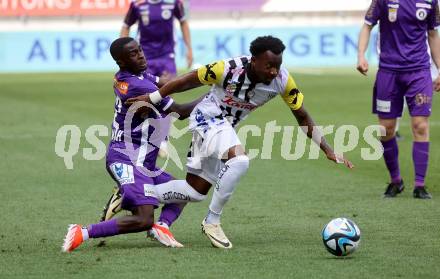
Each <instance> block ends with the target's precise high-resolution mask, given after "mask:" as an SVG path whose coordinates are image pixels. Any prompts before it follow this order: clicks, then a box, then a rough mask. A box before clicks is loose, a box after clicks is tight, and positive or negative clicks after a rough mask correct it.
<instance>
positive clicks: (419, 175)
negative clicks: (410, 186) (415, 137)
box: [412, 141, 429, 187]
mask: <svg viewBox="0 0 440 279" xmlns="http://www.w3.org/2000/svg"><path fill="white" fill-rule="evenodd" d="M412 157H413V163H414V173H415V176H414V186H415V187H423V186H425V175H426V170H427V169H428V160H429V142H417V141H415V142H413V149H412Z"/></svg>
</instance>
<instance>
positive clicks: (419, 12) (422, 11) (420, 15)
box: [416, 8, 428, 20]
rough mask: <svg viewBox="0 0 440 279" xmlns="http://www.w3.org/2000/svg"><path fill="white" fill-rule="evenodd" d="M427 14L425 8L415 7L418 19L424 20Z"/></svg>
mask: <svg viewBox="0 0 440 279" xmlns="http://www.w3.org/2000/svg"><path fill="white" fill-rule="evenodd" d="M427 16H428V12H427V11H426V10H425V9H422V8H421V9H417V11H416V17H417V19H418V20H425V19H426V17H427Z"/></svg>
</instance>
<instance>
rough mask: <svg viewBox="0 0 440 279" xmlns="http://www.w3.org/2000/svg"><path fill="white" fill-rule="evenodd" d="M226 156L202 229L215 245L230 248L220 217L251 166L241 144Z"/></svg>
mask: <svg viewBox="0 0 440 279" xmlns="http://www.w3.org/2000/svg"><path fill="white" fill-rule="evenodd" d="M225 157H226V160H224V161H225V165H224V167H223V168H222V170H221V171H220V173H219V176H218V180H217V183H216V185H215V189H214V193H213V195H212V200H211V203H210V205H209V211H208V214H207V215H206V218H205V219H203V221H202V230H203V232H204V233H205V234H206V236H207V237H208V238H209V240H210V241H211V243H212V245H213V246H214V247H218V248H223V249H230V248H232V243H231V242H230V241H229V239H228V238H227V237H226V235H225V233H224V232H223V229H222V227H221V223H220V218H221V214H222V211H223V208H224V207H225V205H226V203H227V202H228V201H229V199H230V197H231V195H232V193H233V192H234V190H235V188H236V187H237V185H238V182H239V180H240V178H241V177H242V176H243V175H244V174H245V173H246V172H247V169H248V168H249V158H248V157H247V156H246V155H245V152H244V149H243V147H242V146H241V145H237V146H234V147H231V148H230V149H229V150H228V151H227V153H226V154H225Z"/></svg>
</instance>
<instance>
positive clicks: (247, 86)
mask: <svg viewBox="0 0 440 279" xmlns="http://www.w3.org/2000/svg"><path fill="white" fill-rule="evenodd" d="M250 59H251V57H250V56H241V57H236V58H230V59H225V60H220V61H217V62H214V63H212V64H208V65H206V66H203V67H201V68H199V69H198V70H197V73H198V77H199V80H200V82H201V83H203V84H206V85H212V86H211V90H210V93H209V94H208V95H207V97H206V98H205V99H203V100H202V102H201V103H200V104H198V105H197V106H196V108H195V109H194V111H193V113H194V114H195V118H196V119H197V118H198V119H199V120H200V121H198V120H197V121H192V122H194V123H190V129H191V128H195V127H194V126H195V125H201V124H200V123H199V122H208V124H210V123H211V122H212V123H215V122H217V120H215V119H218V120H220V119H222V118H226V119H227V120H228V121H229V122H230V123H231V124H232V126H236V125H237V124H238V122H240V121H241V120H243V119H244V118H246V117H247V115H248V114H249V113H250V112H251V111H253V110H255V109H256V108H258V107H260V106H262V105H264V104H265V103H267V102H268V101H270V100H271V99H273V98H274V97H275V96H277V95H280V96H281V97H282V98H283V100H284V102H285V103H286V104H287V105H288V106H289V107H290V109H292V110H297V109H299V108H301V106H302V103H303V98H304V96H303V94H302V93H301V92H300V91H299V89H298V88H297V86H296V83H295V81H294V80H293V78H292V76H291V75H290V74H289V72H288V71H287V69H285V68H283V67H282V68H281V69H280V71H279V74H278V76H277V77H276V78H275V79H274V80H272V82H271V83H270V84H268V85H266V84H264V83H252V82H251V81H250V80H249V78H248V76H247V70H248V69H249V68H248V66H249V63H250ZM213 118H214V119H213ZM191 126H192V127H191Z"/></svg>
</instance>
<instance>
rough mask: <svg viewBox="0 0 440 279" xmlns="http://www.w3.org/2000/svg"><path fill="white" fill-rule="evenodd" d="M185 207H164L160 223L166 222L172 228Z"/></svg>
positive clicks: (171, 205)
mask: <svg viewBox="0 0 440 279" xmlns="http://www.w3.org/2000/svg"><path fill="white" fill-rule="evenodd" d="M182 210H183V206H179V205H178V204H174V203H170V204H166V205H164V206H163V207H162V212H161V213H160V217H159V222H164V223H165V224H167V225H168V227H170V226H171V225H172V224H173V223H174V221H176V219H177V218H179V216H180V213H182Z"/></svg>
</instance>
